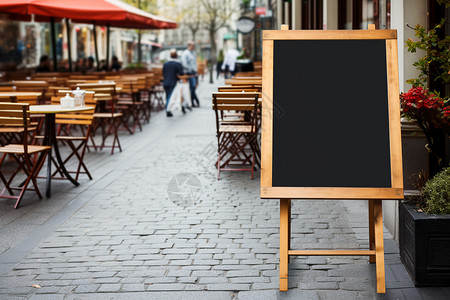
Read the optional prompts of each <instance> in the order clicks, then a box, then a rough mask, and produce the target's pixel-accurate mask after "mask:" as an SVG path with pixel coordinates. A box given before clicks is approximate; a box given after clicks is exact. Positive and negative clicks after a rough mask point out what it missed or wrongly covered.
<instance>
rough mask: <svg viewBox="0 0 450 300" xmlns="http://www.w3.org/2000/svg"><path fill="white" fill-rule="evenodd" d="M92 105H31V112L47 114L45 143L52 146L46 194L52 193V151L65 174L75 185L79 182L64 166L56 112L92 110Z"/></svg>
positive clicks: (48, 160)
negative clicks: (56, 124)
mask: <svg viewBox="0 0 450 300" xmlns="http://www.w3.org/2000/svg"><path fill="white" fill-rule="evenodd" d="M91 109H92V107H89V106H87V107H86V106H85V107H75V108H62V107H61V105H30V114H45V134H44V145H45V146H52V148H51V149H50V152H49V154H48V156H47V189H46V193H45V194H46V196H47V197H50V195H51V182H52V151H54V153H55V156H56V160H57V162H58V164H59V167H60V169H61V171H62V172H63V174H64V176H66V178H67V179H68V180H69V181H70V182H72V183H73V184H74V185H75V186H78V185H79V183H78V181H76V180H75V179H74V178H73V177H72V176H70V174H69V172H68V171H67V169H66V167H65V166H64V163H63V160H62V159H61V154H60V152H59V148H58V142H57V140H56V127H55V114H58V113H66V112H79V111H86V110H91Z"/></svg>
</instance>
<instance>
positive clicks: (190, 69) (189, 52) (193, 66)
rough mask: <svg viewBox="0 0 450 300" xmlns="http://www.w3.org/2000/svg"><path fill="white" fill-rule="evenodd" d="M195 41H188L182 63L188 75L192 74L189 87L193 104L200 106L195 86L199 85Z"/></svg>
mask: <svg viewBox="0 0 450 300" xmlns="http://www.w3.org/2000/svg"><path fill="white" fill-rule="evenodd" d="M194 50H195V43H194V42H193V41H189V42H188V46H187V49H186V50H184V52H183V54H182V55H181V64H182V65H183V72H184V74H186V75H191V77H189V89H190V90H191V100H192V106H193V107H198V106H200V102H199V101H198V97H197V94H196V93H195V88H196V85H197V55H196V54H195V52H194Z"/></svg>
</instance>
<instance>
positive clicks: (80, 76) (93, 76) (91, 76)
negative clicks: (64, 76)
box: [69, 75, 100, 80]
mask: <svg viewBox="0 0 450 300" xmlns="http://www.w3.org/2000/svg"><path fill="white" fill-rule="evenodd" d="M69 78H70V79H81V80H93V79H99V78H100V76H99V75H71V76H70V77H69Z"/></svg>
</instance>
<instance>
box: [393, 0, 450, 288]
mask: <svg viewBox="0 0 450 300" xmlns="http://www.w3.org/2000/svg"><path fill="white" fill-rule="evenodd" d="M437 2H438V3H439V4H441V5H444V4H445V6H446V7H449V6H450V0H437ZM445 21H446V20H445V18H443V19H442V20H441V21H440V22H439V24H435V26H434V27H433V28H431V29H430V30H428V31H427V30H426V29H425V28H424V27H423V26H421V25H416V26H415V27H414V28H412V27H411V28H412V29H414V32H415V35H416V37H417V38H418V40H417V41H413V40H411V39H409V40H408V41H406V46H407V48H408V51H409V52H416V51H417V50H418V49H421V50H424V51H425V56H423V57H422V58H420V59H419V60H418V61H417V62H415V63H414V64H413V65H414V66H416V67H417V69H418V70H419V71H420V74H419V77H418V78H417V79H410V80H407V82H408V83H410V84H412V88H411V89H410V90H409V91H408V92H407V93H402V94H401V95H400V101H401V107H402V116H403V117H405V118H407V119H409V120H412V121H414V122H415V123H416V124H417V125H418V126H419V127H420V128H421V129H422V131H423V133H424V135H425V137H426V141H427V145H426V149H427V150H428V153H429V172H428V173H427V172H421V173H420V174H419V176H418V177H419V180H418V183H417V185H416V186H417V187H418V189H419V190H420V191H421V195H420V196H419V197H418V198H417V199H410V200H414V201H411V202H403V203H400V207H399V246H400V258H401V260H402V262H403V264H404V265H405V267H406V269H407V270H408V272H409V274H410V276H411V278H412V280H413V282H414V283H415V284H416V285H418V286H450V255H449V253H450V200H449V195H450V168H449V167H448V156H447V153H446V147H445V146H446V140H447V139H448V136H449V134H450V107H449V104H450V102H449V99H448V91H449V89H448V87H449V84H450V72H449V69H450V48H449V44H450V37H448V36H445V34H444V32H445V30H444V26H445V24H446V22H445ZM447 151H448V149H447ZM429 178H431V179H429Z"/></svg>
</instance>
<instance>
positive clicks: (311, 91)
mask: <svg viewBox="0 0 450 300" xmlns="http://www.w3.org/2000/svg"><path fill="white" fill-rule="evenodd" d="M273 66H274V67H273V107H274V109H276V110H277V111H278V112H279V113H278V114H274V115H273V116H274V119H273V156H272V157H273V161H272V186H273V187H374V188H384V187H386V188H388V187H391V161H390V143H389V109H388V84H387V75H386V74H387V67H386V42H385V40H275V41H274V44H273Z"/></svg>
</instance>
